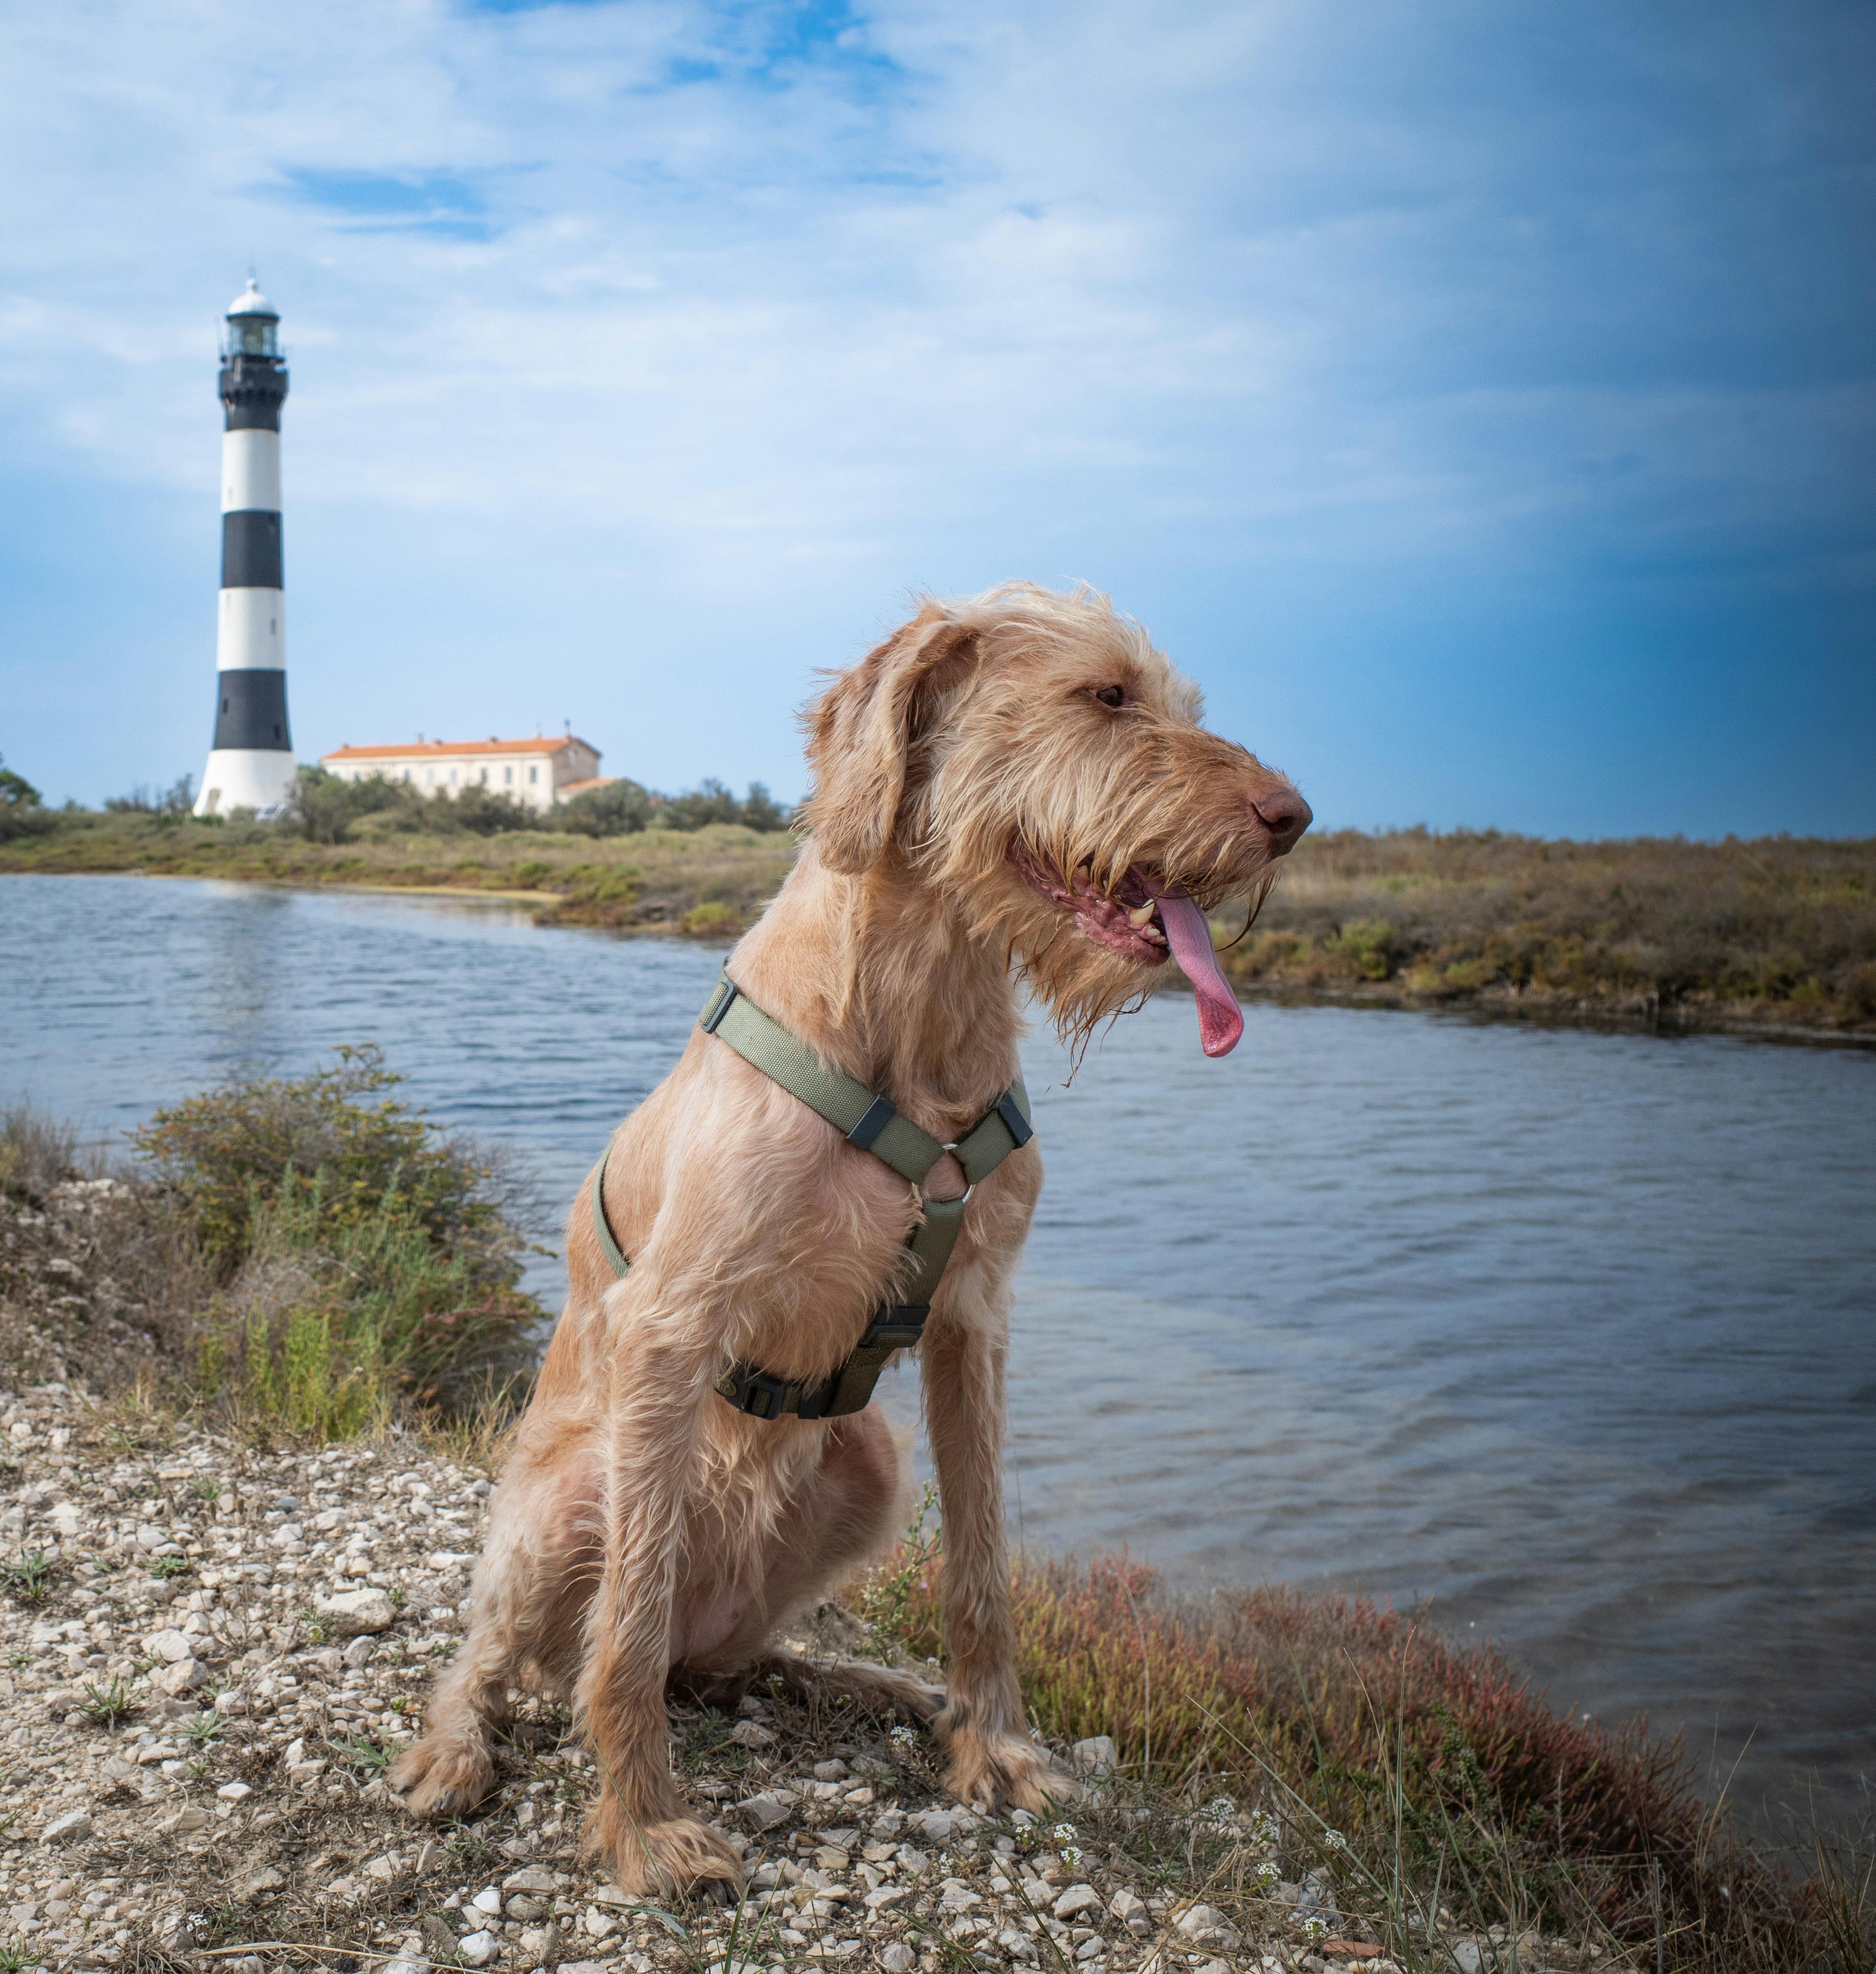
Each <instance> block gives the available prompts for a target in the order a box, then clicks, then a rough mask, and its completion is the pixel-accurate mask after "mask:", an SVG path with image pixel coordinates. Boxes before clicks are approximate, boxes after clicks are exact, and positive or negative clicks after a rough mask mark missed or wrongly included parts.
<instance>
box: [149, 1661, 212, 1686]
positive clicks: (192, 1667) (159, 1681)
mask: <svg viewBox="0 0 1876 1974" xmlns="http://www.w3.org/2000/svg"><path fill="white" fill-rule="evenodd" d="M207 1677H208V1667H206V1666H205V1665H204V1664H202V1661H201V1660H200V1659H192V1658H179V1659H177V1660H175V1661H173V1662H172V1664H169V1665H166V1666H159V1667H157V1668H156V1671H154V1672H153V1673H152V1674H150V1684H151V1685H152V1686H154V1687H159V1689H160V1690H162V1691H163V1692H165V1693H167V1694H184V1693H189V1692H192V1691H193V1690H194V1689H195V1687H198V1686H200V1685H201V1684H202V1681H204V1680H205V1679H206V1678H207Z"/></svg>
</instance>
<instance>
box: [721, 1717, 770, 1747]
mask: <svg viewBox="0 0 1876 1974" xmlns="http://www.w3.org/2000/svg"><path fill="white" fill-rule="evenodd" d="M730 1740H732V1741H733V1742H734V1743H736V1746H738V1747H739V1748H768V1747H772V1746H774V1744H775V1736H773V1735H772V1733H769V1730H768V1729H767V1728H766V1727H764V1726H761V1725H760V1724H759V1723H758V1722H756V1721H753V1720H739V1721H738V1722H737V1723H736V1725H735V1726H733V1727H732V1728H731V1729H730Z"/></svg>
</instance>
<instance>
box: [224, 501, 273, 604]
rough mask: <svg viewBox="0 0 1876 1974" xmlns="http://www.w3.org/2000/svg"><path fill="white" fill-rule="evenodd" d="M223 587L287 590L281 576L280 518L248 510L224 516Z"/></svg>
mask: <svg viewBox="0 0 1876 1974" xmlns="http://www.w3.org/2000/svg"><path fill="white" fill-rule="evenodd" d="M221 587H222V588H223V589H285V588H286V587H287V585H286V583H285V582H284V581H283V580H282V579H281V574H280V516H279V515H277V514H274V513H268V512H267V510H265V509H264V508H261V507H248V508H244V509H240V510H237V511H236V512H235V513H232V514H224V515H223V516H221Z"/></svg>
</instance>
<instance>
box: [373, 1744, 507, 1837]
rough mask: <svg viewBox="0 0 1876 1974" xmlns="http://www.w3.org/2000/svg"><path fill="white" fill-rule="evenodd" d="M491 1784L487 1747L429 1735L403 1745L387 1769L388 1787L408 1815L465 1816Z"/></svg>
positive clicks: (491, 1774) (490, 1763) (492, 1780)
mask: <svg viewBox="0 0 1876 1974" xmlns="http://www.w3.org/2000/svg"><path fill="white" fill-rule="evenodd" d="M494 1785H495V1765H494V1762H491V1761H490V1759H489V1752H488V1749H487V1746H485V1745H484V1743H483V1742H482V1740H480V1738H479V1737H478V1738H477V1739H475V1740H467V1741H464V1740H447V1739H445V1738H444V1736H441V1735H432V1736H430V1737H429V1738H428V1739H427V1740H421V1741H419V1742H418V1743H417V1745H416V1746H415V1747H414V1748H407V1749H405V1751H404V1753H402V1755H400V1756H398V1759H397V1761H396V1763H395V1766H393V1767H392V1770H391V1786H392V1789H395V1791H396V1792H397V1793H398V1795H401V1796H402V1798H403V1799H404V1807H405V1808H406V1809H407V1810H408V1811H409V1812H410V1813H411V1815H412V1816H425V1817H432V1816H467V1815H468V1813H469V1812H470V1811H471V1810H472V1809H474V1808H475V1806H476V1805H477V1803H479V1802H480V1801H481V1800H482V1799H483V1798H484V1796H485V1795H487V1794H488V1792H489V1791H490V1789H493V1788H494Z"/></svg>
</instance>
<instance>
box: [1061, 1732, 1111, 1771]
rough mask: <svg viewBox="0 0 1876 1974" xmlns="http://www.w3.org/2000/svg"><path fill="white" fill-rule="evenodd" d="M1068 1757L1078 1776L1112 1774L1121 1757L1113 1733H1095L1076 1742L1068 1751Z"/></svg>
mask: <svg viewBox="0 0 1876 1974" xmlns="http://www.w3.org/2000/svg"><path fill="white" fill-rule="evenodd" d="M1068 1759H1069V1760H1070V1761H1071V1762H1073V1763H1074V1771H1075V1773H1076V1774H1077V1775H1078V1776H1110V1775H1112V1774H1113V1772H1114V1769H1115V1768H1116V1767H1117V1766H1118V1764H1119V1762H1120V1753H1119V1751H1118V1750H1117V1749H1116V1748H1115V1746H1114V1744H1113V1736H1112V1735H1111V1734H1095V1735H1091V1736H1090V1737H1089V1738H1088V1739H1087V1740H1085V1741H1077V1742H1076V1743H1075V1744H1074V1746H1073V1747H1072V1748H1071V1749H1069V1751H1068Z"/></svg>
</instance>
